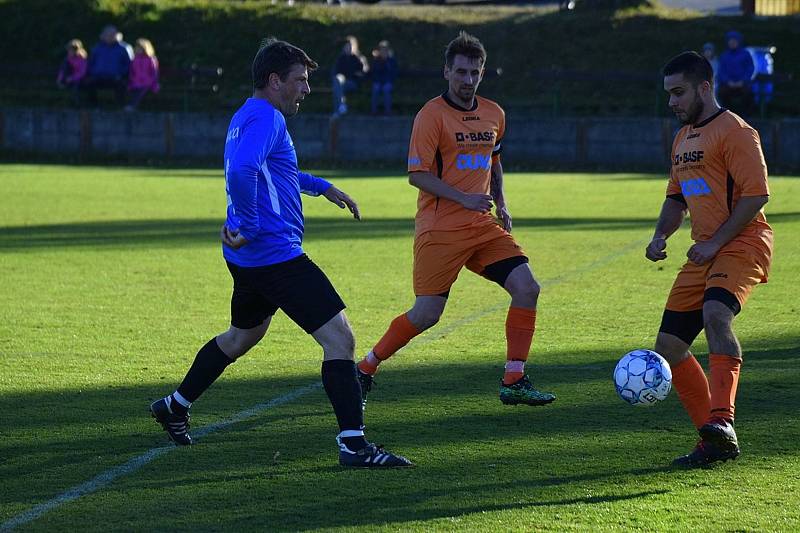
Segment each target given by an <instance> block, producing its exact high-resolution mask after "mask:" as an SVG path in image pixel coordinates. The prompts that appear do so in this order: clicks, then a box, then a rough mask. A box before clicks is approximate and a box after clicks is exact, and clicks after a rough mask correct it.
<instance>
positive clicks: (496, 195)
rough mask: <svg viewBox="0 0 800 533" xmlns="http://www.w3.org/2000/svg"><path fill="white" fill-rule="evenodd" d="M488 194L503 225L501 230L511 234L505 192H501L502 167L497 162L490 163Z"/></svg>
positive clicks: (509, 213)
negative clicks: (490, 173) (490, 174)
mask: <svg viewBox="0 0 800 533" xmlns="http://www.w3.org/2000/svg"><path fill="white" fill-rule="evenodd" d="M489 192H490V193H491V195H492V198H493V199H494V205H495V206H497V207H496V210H495V212H496V213H497V218H499V219H500V222H501V223H502V224H503V229H504V230H506V231H507V232H509V233H511V212H510V211H509V210H508V206H507V205H506V198H505V192H504V191H503V165H502V163H500V161H499V160H497V161H492V177H491V181H490V182H489Z"/></svg>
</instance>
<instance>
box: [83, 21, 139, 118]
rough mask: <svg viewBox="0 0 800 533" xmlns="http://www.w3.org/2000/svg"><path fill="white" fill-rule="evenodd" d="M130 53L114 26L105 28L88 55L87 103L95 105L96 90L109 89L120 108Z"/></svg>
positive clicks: (126, 81) (126, 80) (85, 82)
mask: <svg viewBox="0 0 800 533" xmlns="http://www.w3.org/2000/svg"><path fill="white" fill-rule="evenodd" d="M132 59H133V58H132V51H131V50H130V48H129V46H126V45H125V43H123V42H122V34H121V33H120V32H119V31H117V28H116V27H115V26H111V25H109V26H106V27H105V28H103V31H102V32H101V33H100V42H98V43H97V44H96V45H95V46H94V48H92V51H91V52H90V53H89V70H88V74H87V76H86V78H85V80H84V84H83V85H84V87H85V89H86V92H87V95H88V99H89V103H90V104H91V105H92V106H96V105H97V91H98V89H111V90H113V91H114V94H115V96H116V99H117V103H119V104H120V106H122V104H124V102H125V91H126V89H127V85H128V69H129V68H130V64H131V60H132Z"/></svg>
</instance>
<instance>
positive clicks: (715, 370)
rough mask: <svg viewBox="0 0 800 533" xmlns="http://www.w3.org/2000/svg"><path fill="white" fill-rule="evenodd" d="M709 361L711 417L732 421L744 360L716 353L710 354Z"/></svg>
mask: <svg viewBox="0 0 800 533" xmlns="http://www.w3.org/2000/svg"><path fill="white" fill-rule="evenodd" d="M708 360H709V362H710V365H711V382H710V385H711V416H712V417H722V418H726V419H728V420H731V421H732V420H733V412H734V410H735V408H734V404H735V403H736V389H737V388H738V385H739V368H740V367H741V366H742V360H741V359H739V358H738V357H734V356H731V355H723V354H716V353H712V354H709V356H708Z"/></svg>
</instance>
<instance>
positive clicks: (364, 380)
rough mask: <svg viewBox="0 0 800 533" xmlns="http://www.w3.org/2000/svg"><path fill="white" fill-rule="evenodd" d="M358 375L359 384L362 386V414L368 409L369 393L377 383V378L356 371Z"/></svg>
mask: <svg viewBox="0 0 800 533" xmlns="http://www.w3.org/2000/svg"><path fill="white" fill-rule="evenodd" d="M356 374H357V375H358V382H359V383H360V384H361V412H362V413H363V412H364V411H365V410H366V409H367V393H368V392H369V391H371V390H372V385H373V384H374V383H375V378H373V377H372V376H371V375H370V374H367V373H366V372H362V371H361V370H360V369H359V370H356Z"/></svg>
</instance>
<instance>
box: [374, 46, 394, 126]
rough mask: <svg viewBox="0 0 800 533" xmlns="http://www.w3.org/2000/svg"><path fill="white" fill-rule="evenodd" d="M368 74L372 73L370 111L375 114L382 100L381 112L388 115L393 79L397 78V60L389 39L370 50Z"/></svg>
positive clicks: (390, 105) (390, 107)
mask: <svg viewBox="0 0 800 533" xmlns="http://www.w3.org/2000/svg"><path fill="white" fill-rule="evenodd" d="M370 74H371V75H372V101H371V103H370V112H371V113H372V114H373V115H377V114H378V102H379V101H380V100H383V112H384V113H385V114H386V115H390V114H391V113H392V90H393V89H394V81H395V79H397V60H396V59H395V57H394V50H392V48H391V46H390V45H389V41H381V42H379V43H378V47H377V48H376V49H375V50H373V51H372V66H371V67H370Z"/></svg>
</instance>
